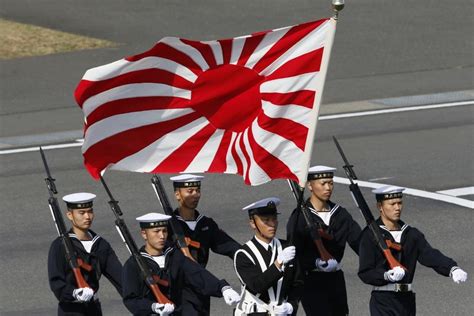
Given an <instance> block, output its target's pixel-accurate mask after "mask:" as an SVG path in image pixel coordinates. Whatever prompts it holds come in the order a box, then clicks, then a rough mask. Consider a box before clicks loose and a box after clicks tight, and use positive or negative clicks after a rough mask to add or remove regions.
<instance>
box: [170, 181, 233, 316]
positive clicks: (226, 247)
mask: <svg viewBox="0 0 474 316" xmlns="http://www.w3.org/2000/svg"><path fill="white" fill-rule="evenodd" d="M203 178H204V177H203V176H198V175H193V174H182V175H178V176H175V177H171V178H170V180H171V181H173V188H174V195H175V198H176V200H177V201H178V208H176V209H175V210H174V215H175V217H176V218H177V222H178V223H179V224H180V225H181V227H182V230H183V233H184V235H185V237H186V239H187V241H188V247H189V251H190V253H191V255H192V256H193V258H194V259H195V260H196V261H197V262H198V263H199V264H200V265H201V266H202V267H204V268H205V267H206V265H207V262H208V260H209V251H210V250H212V251H213V252H214V253H217V254H220V255H224V256H227V257H229V258H233V257H234V253H235V252H236V251H237V249H239V248H240V244H239V243H237V242H236V241H235V240H234V239H233V238H232V237H230V236H229V235H228V234H227V233H225V232H224V231H223V230H222V229H220V228H219V226H218V225H217V223H216V222H215V221H214V220H213V219H212V218H210V217H207V216H205V215H203V214H201V213H200V212H199V211H198V210H197V209H196V208H197V206H198V203H199V200H200V199H201V181H202V179H203ZM168 238H169V239H170V240H171V234H170V236H168ZM188 309H189V311H188ZM183 311H184V312H185V314H186V315H191V313H193V312H194V311H199V313H202V315H209V313H210V297H209V296H207V297H206V296H202V295H199V294H197V293H195V292H194V291H191V290H190V289H186V291H185V293H184V295H183Z"/></svg>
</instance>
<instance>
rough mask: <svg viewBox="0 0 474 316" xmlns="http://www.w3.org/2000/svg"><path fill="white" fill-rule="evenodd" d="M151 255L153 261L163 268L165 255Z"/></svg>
mask: <svg viewBox="0 0 474 316" xmlns="http://www.w3.org/2000/svg"><path fill="white" fill-rule="evenodd" d="M151 257H152V258H153V261H155V262H156V263H157V264H158V266H159V267H160V268H162V269H163V268H164V267H165V259H166V256H165V255H160V256H151Z"/></svg>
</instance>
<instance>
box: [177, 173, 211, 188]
mask: <svg viewBox="0 0 474 316" xmlns="http://www.w3.org/2000/svg"><path fill="white" fill-rule="evenodd" d="M202 179H204V177H203V176H197V175H194V174H180V175H179V176H175V177H171V178H170V180H171V181H173V187H174V188H175V189H176V188H188V187H200V186H201V180H202Z"/></svg>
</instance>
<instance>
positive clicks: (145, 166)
mask: <svg viewBox="0 0 474 316" xmlns="http://www.w3.org/2000/svg"><path fill="white" fill-rule="evenodd" d="M208 124H209V122H208V121H207V120H206V119H205V118H199V119H198V120H195V121H193V122H191V123H189V124H187V125H185V126H182V127H180V128H179V129H177V130H175V131H173V133H168V134H166V135H164V136H163V137H161V138H159V139H158V140H156V141H155V142H153V143H152V144H150V145H149V146H147V147H145V148H143V149H142V150H140V151H138V152H136V153H134V154H133V155H131V156H128V157H126V158H124V159H122V160H121V161H119V162H117V164H115V165H114V166H112V167H111V168H110V169H115V170H128V171H136V172H151V171H153V170H154V169H155V168H156V167H157V166H158V165H159V164H160V163H162V162H163V160H165V159H166V158H167V157H168V156H169V155H170V154H172V153H173V152H174V151H175V150H176V149H177V148H178V147H179V146H181V145H182V144H183V143H185V142H186V141H187V140H188V139H189V138H190V137H192V136H193V135H194V134H196V133H197V132H199V131H200V130H201V129H203V128H204V127H206V126H207V125H208Z"/></svg>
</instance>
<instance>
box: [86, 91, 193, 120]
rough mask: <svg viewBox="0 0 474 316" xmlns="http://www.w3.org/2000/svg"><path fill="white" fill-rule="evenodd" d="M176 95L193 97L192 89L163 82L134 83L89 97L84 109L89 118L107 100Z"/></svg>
mask: <svg viewBox="0 0 474 316" xmlns="http://www.w3.org/2000/svg"><path fill="white" fill-rule="evenodd" d="M158 96H162V97H176V98H184V99H188V100H190V99H191V91H190V90H187V89H180V88H176V87H173V86H169V85H166V84H162V83H132V84H127V85H122V86H119V87H115V88H112V89H110V90H107V91H104V92H101V93H99V94H96V95H94V96H92V97H90V98H89V99H87V100H86V101H85V102H84V104H83V106H82V111H83V112H84V115H85V117H86V119H87V117H88V116H89V114H91V113H92V112H94V111H95V110H96V109H97V108H99V107H100V106H101V105H103V104H104V103H107V102H111V101H115V100H121V99H129V98H138V97H158Z"/></svg>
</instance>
